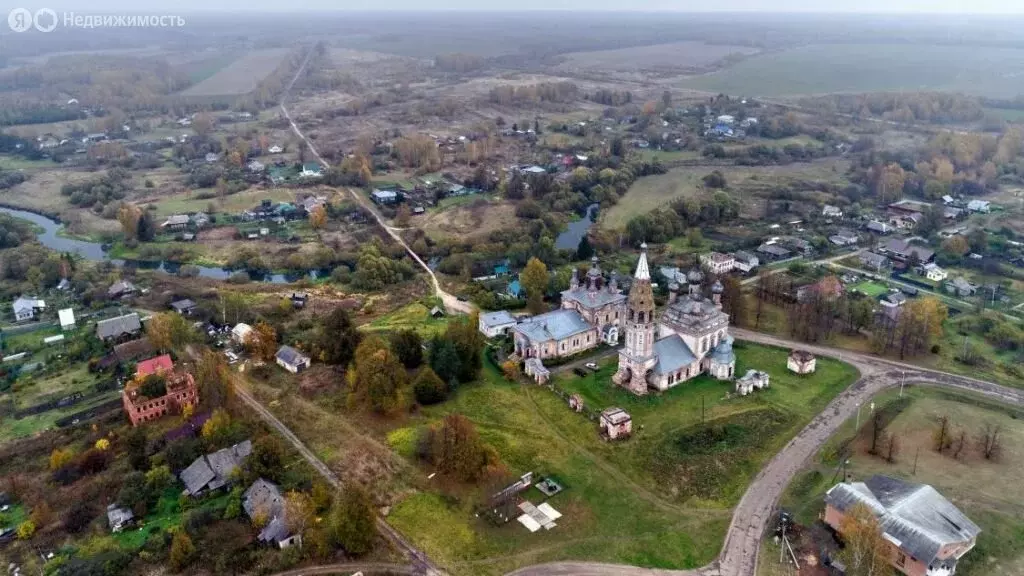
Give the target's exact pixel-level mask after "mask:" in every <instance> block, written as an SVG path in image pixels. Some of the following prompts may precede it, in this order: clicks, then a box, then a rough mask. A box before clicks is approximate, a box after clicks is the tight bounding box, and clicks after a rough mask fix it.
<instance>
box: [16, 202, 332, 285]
mask: <svg viewBox="0 0 1024 576" xmlns="http://www.w3.org/2000/svg"><path fill="white" fill-rule="evenodd" d="M0 212H2V213H4V214H8V215H10V216H14V217H15V218H20V219H22V220H27V221H29V222H31V223H32V224H35V225H36V226H38V227H39V228H42V230H43V231H42V232H40V233H39V234H37V235H36V237H37V238H38V239H39V243H40V244H42V245H43V246H46V247H47V248H49V249H51V250H55V251H57V252H70V253H72V254H77V255H78V256H80V257H82V258H84V259H86V260H91V261H93V262H103V261H107V262H110V263H112V264H114V265H116V266H124V267H129V268H137V269H140V270H156V271H158V272H165V273H167V274H177V273H178V270H180V269H181V267H182V264H180V263H178V262H170V261H166V260H165V261H163V262H148V261H143V260H121V259H117V258H109V257H108V256H107V252H106V251H105V250H104V249H103V245H102V244H100V243H99V242H90V241H88V240H77V239H75V238H67V237H64V236H61V235H60V230H61V228H63V225H62V224H61V223H60V222H57V221H56V220H54V219H52V218H49V217H47V216H43V215H41V214H36V213H35V212H28V211H26V210H17V209H15V208H6V207H0ZM196 268H198V269H199V276H201V277H203V278H211V279H213V280H227V279H228V278H230V277H231V275H232V274H234V273H235V272H238V271H239V270H232V269H230V268H216V267H210V266H196ZM246 272H248V274H249V279H250V280H253V281H255V282H270V283H273V284H287V283H290V282H296V281H298V280H301V279H302V278H306V277H311V278H317V277H318V276H322V275H327V274H330V271H329V270H320V271H318V272H308V273H307V272H296V273H293V274H271V273H261V272H254V271H246Z"/></svg>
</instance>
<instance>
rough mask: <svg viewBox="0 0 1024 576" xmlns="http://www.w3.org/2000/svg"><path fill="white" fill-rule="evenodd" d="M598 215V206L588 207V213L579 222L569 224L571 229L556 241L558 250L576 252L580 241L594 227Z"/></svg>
mask: <svg viewBox="0 0 1024 576" xmlns="http://www.w3.org/2000/svg"><path fill="white" fill-rule="evenodd" d="M596 213H597V204H591V205H590V206H587V213H586V214H585V215H584V216H583V218H580V219H579V220H574V221H572V222H569V228H568V229H566V231H565V232H562V233H561V234H559V235H558V238H556V239H555V249H556V250H576V248H578V247H579V245H580V240H582V239H583V236H585V235H586V233H587V230H590V227H591V226H593V225H594V216H595V215H596Z"/></svg>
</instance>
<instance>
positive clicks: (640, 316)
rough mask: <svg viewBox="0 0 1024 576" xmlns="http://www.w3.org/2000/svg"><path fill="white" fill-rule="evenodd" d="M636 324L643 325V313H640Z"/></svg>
mask: <svg viewBox="0 0 1024 576" xmlns="http://www.w3.org/2000/svg"><path fill="white" fill-rule="evenodd" d="M638 322H640V323H641V324H643V323H644V313H643V312H641V313H640V315H639V320H638Z"/></svg>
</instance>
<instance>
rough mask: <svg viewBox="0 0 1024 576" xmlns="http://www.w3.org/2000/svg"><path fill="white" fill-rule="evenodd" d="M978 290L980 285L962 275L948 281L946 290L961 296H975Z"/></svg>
mask: <svg viewBox="0 0 1024 576" xmlns="http://www.w3.org/2000/svg"><path fill="white" fill-rule="evenodd" d="M977 291H978V287H977V286H975V285H974V284H972V283H970V282H968V281H967V279H965V278H963V277H962V276H961V277H957V278H954V279H953V280H950V281H948V282H946V292H948V293H950V294H955V295H957V296H959V297H961V298H968V297H970V296H974V294H975V293H976V292H977Z"/></svg>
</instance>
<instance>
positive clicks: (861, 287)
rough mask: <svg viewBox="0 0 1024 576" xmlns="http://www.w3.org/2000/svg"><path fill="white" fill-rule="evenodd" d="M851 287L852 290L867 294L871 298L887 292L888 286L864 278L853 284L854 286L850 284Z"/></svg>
mask: <svg viewBox="0 0 1024 576" xmlns="http://www.w3.org/2000/svg"><path fill="white" fill-rule="evenodd" d="M852 288H853V289H854V290H857V291H859V292H862V293H864V294H867V295H868V296H871V297H872V298H877V297H879V296H881V295H882V294H886V293H888V292H889V288H888V287H887V286H885V285H884V284H879V283H878V282H872V281H871V280H865V281H863V282H861V283H860V284H855V285H854V286H852Z"/></svg>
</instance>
